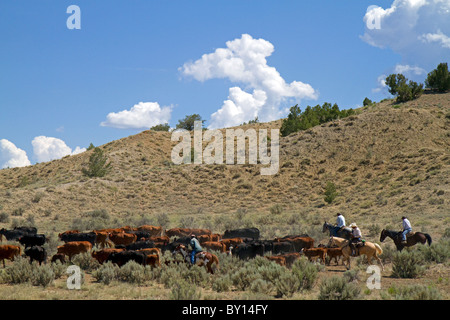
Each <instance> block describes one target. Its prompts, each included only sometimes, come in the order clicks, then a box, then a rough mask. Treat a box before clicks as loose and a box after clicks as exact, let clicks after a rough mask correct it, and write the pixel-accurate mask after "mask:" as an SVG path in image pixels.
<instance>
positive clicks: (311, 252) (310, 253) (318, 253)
mask: <svg viewBox="0 0 450 320" xmlns="http://www.w3.org/2000/svg"><path fill="white" fill-rule="evenodd" d="M300 253H303V254H304V255H305V256H306V257H308V260H309V261H312V259H313V257H317V258H319V259H321V260H322V262H323V264H325V256H326V254H327V248H309V249H305V248H303V249H302V250H301V251H300Z"/></svg>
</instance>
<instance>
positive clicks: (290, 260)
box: [280, 252, 300, 268]
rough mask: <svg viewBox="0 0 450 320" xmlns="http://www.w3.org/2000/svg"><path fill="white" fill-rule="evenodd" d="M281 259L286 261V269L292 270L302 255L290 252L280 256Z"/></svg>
mask: <svg viewBox="0 0 450 320" xmlns="http://www.w3.org/2000/svg"><path fill="white" fill-rule="evenodd" d="M280 256H281V257H284V258H285V259H286V267H287V268H290V267H292V265H293V264H294V262H295V261H296V260H297V259H300V253H298V252H289V253H283V254H280Z"/></svg>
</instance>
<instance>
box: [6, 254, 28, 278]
mask: <svg viewBox="0 0 450 320" xmlns="http://www.w3.org/2000/svg"><path fill="white" fill-rule="evenodd" d="M32 274H33V268H32V265H31V264H30V262H29V261H28V259H26V258H23V257H17V258H16V259H15V261H14V262H13V263H12V264H10V265H8V266H6V268H5V270H4V272H3V273H2V282H5V283H11V284H18V283H26V282H29V281H31V277H32Z"/></svg>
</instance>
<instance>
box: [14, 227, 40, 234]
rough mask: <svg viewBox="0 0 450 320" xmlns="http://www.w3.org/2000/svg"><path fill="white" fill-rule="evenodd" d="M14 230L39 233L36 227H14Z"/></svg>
mask: <svg viewBox="0 0 450 320" xmlns="http://www.w3.org/2000/svg"><path fill="white" fill-rule="evenodd" d="M14 230H20V231H23V232H24V233H26V234H29V235H31V234H37V228H35V227H14Z"/></svg>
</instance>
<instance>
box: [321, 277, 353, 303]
mask: <svg viewBox="0 0 450 320" xmlns="http://www.w3.org/2000/svg"><path fill="white" fill-rule="evenodd" d="M360 293H361V289H360V288H359V287H358V286H357V285H356V284H354V283H349V282H348V281H347V279H345V278H343V277H338V276H332V277H330V278H327V279H324V280H323V281H322V283H321V285H320V292H319V296H318V299H319V300H355V299H358V297H359V296H360Z"/></svg>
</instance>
